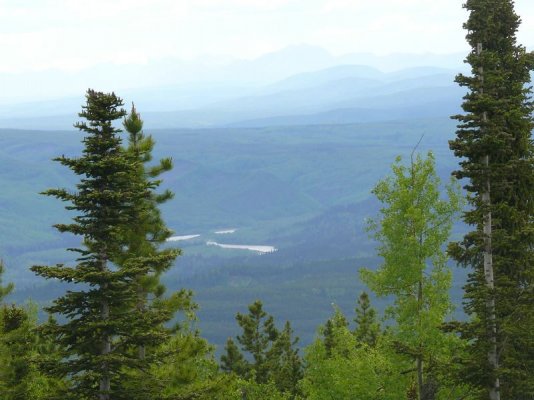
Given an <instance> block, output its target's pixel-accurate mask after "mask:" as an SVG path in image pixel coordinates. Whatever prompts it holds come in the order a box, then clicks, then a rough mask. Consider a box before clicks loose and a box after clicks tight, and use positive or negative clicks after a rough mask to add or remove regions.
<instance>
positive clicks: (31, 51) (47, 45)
mask: <svg viewBox="0 0 534 400" xmlns="http://www.w3.org/2000/svg"><path fill="white" fill-rule="evenodd" d="M462 3H463V0H0V49H1V52H2V53H1V54H2V56H1V58H0V60H1V61H0V73H1V72H7V73H21V72H26V71H39V70H47V69H58V70H61V71H66V72H69V71H70V72H72V71H79V70H82V69H85V68H90V67H92V66H95V65H98V64H102V63H114V64H119V65H122V64H147V63H150V62H152V61H156V60H161V59H169V58H177V59H182V60H192V59H198V58H202V57H210V60H214V61H221V62H224V61H226V60H229V59H233V58H237V59H252V58H255V57H258V56H260V55H262V54H265V53H269V52H272V51H276V50H279V49H282V48H285V47H287V46H291V45H300V44H309V45H316V46H320V47H323V48H324V49H326V50H328V51H329V52H331V53H332V54H334V55H341V54H346V53H359V52H371V53H375V54H378V55H383V54H390V53H425V52H431V53H440V54H444V53H452V52H459V51H465V50H467V46H466V44H465V40H464V35H465V33H464V32H463V31H462V29H461V25H462V22H463V21H464V20H465V19H466V17H467V14H466V12H465V10H463V9H462ZM516 10H517V12H518V13H519V14H520V15H521V16H522V19H523V25H522V27H521V30H520V32H519V35H518V36H519V41H520V43H523V44H526V45H529V44H531V45H534V1H532V0H516Z"/></svg>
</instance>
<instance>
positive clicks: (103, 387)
mask: <svg viewBox="0 0 534 400" xmlns="http://www.w3.org/2000/svg"><path fill="white" fill-rule="evenodd" d="M101 269H102V271H105V270H107V265H106V258H105V257H102V261H101ZM107 287H108V284H107V283H104V284H102V286H101V288H102V294H103V295H104V298H103V299H102V301H101V303H100V305H101V313H100V316H101V318H102V321H106V320H108V319H109V302H108V300H107V299H106V297H105V296H107V293H106V291H107V290H106V289H107ZM109 353H111V338H110V336H109V333H107V332H104V333H103V337H102V348H101V350H100V354H101V355H102V356H106V355H108V354H109ZM101 373H102V375H101V377H100V394H99V395H98V398H99V400H110V397H109V391H110V389H111V380H110V377H109V366H108V363H107V362H106V361H104V362H102V365H101Z"/></svg>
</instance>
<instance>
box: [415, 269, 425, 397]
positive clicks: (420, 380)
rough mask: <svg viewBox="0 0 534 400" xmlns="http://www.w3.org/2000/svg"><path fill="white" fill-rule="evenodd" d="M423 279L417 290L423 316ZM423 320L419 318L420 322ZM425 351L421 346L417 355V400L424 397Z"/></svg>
mask: <svg viewBox="0 0 534 400" xmlns="http://www.w3.org/2000/svg"><path fill="white" fill-rule="evenodd" d="M422 279H423V278H422V277H421V278H420V280H419V284H418V288H417V302H418V304H419V314H421V310H422V308H423V307H422V306H423V281H422ZM420 319H421V318H419V320H420ZM422 352H423V349H422V348H421V345H419V354H418V355H417V358H416V362H417V398H418V399H419V400H421V399H422V396H423V387H424V384H425V382H424V380H423V354H422Z"/></svg>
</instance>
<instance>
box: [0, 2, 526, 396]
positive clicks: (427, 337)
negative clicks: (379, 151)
mask: <svg viewBox="0 0 534 400" xmlns="http://www.w3.org/2000/svg"><path fill="white" fill-rule="evenodd" d="M464 7H465V8H466V9H467V10H468V11H469V12H470V16H469V19H468V21H467V22H466V24H465V28H466V29H467V31H468V34H467V41H468V43H469V45H470V46H471V52H470V53H469V55H468V57H467V62H468V63H469V64H470V65H471V67H472V74H471V75H469V76H467V75H462V74H460V75H458V77H457V82H458V83H459V84H460V85H461V86H463V87H466V88H467V90H468V92H467V94H466V96H465V97H464V103H463V109H464V113H463V114H461V115H457V116H454V117H453V118H455V119H456V120H458V130H457V136H456V138H455V139H454V140H452V141H451V142H450V148H451V149H452V150H453V151H454V153H455V155H456V156H457V157H459V158H460V166H459V169H458V170H457V171H455V172H454V173H453V176H454V177H453V178H452V179H451V181H450V182H449V183H448V184H446V185H444V186H443V185H442V184H441V182H440V179H439V178H438V177H437V174H436V170H435V160H434V156H433V155H432V153H431V152H430V153H428V154H427V155H421V154H416V152H415V149H414V152H413V153H412V156H411V159H410V160H409V161H408V162H406V161H405V160H402V159H401V158H400V157H399V158H398V159H397V160H396V161H395V162H394V164H393V166H392V172H391V174H390V176H388V177H386V178H384V179H383V180H381V181H379V182H378V183H377V185H376V186H375V188H374V190H373V194H374V195H375V196H376V198H377V199H378V201H379V202H380V203H381V205H382V207H381V209H380V212H379V214H378V216H376V218H374V219H370V220H369V221H368V229H369V232H370V234H371V236H372V237H373V238H374V239H375V240H376V242H377V243H378V246H377V255H378V256H379V257H381V259H382V260H383V261H382V264H381V265H380V266H379V268H378V269H376V270H369V269H365V268H361V269H360V278H361V279H362V281H363V282H364V283H365V284H366V285H367V286H368V288H369V291H370V292H371V293H372V294H373V295H374V296H377V297H385V298H387V299H388V301H390V306H389V307H388V308H387V309H386V311H385V312H384V315H382V316H380V315H378V313H377V312H376V310H375V309H374V308H373V307H372V305H371V300H370V299H371V297H370V296H369V294H368V293H366V292H363V293H361V294H360V295H359V297H358V299H357V303H356V306H355V312H354V316H353V317H352V318H348V317H347V316H346V315H344V314H343V313H342V312H341V311H340V310H339V309H338V308H337V307H335V306H334V309H333V314H332V316H331V317H330V318H329V319H328V320H327V321H325V322H324V324H323V325H322V326H320V327H319V328H318V331H317V336H316V339H315V341H314V342H313V343H312V344H311V345H310V346H308V347H307V348H306V349H304V353H303V354H301V352H300V349H299V348H298V340H299V339H298V338H297V337H295V335H294V332H293V329H292V327H291V323H290V322H289V321H287V322H285V324H283V325H281V324H277V323H276V321H275V319H274V317H273V316H271V315H269V314H268V313H267V312H266V310H265V309H264V305H263V304H262V302H261V301H260V300H257V301H255V302H254V303H252V304H251V305H249V307H248V313H246V314H242V313H237V315H236V322H237V324H238V326H239V328H240V332H241V333H240V334H239V335H238V336H236V337H235V338H228V340H227V342H226V345H225V349H224V354H223V355H222V357H221V359H220V361H218V360H216V359H215V356H214V349H213V347H212V346H211V345H210V344H209V343H208V342H207V341H206V340H205V339H203V338H202V337H201V336H200V333H199V332H198V331H197V330H196V329H195V318H196V317H195V310H196V307H197V306H196V304H195V302H194V300H193V293H192V292H191V291H188V290H185V289H184V290H181V291H178V292H175V293H170V294H167V293H166V290H165V287H164V286H163V285H162V283H161V281H160V278H161V276H162V275H163V274H164V273H165V272H167V271H168V270H169V269H170V268H171V267H172V265H173V264H174V262H175V260H176V259H177V257H179V256H180V254H181V252H180V250H178V249H170V248H166V247H164V246H162V244H163V243H164V242H165V241H166V239H168V238H169V237H170V235H171V231H170V230H169V228H168V227H167V226H166V224H165V222H164V221H163V218H162V215H161V213H160V211H159V206H160V205H161V204H162V203H164V202H166V201H169V200H171V199H172V197H173V194H172V193H171V192H169V191H163V192H159V191H158V188H159V186H160V184H161V175H162V174H163V173H164V172H166V171H169V170H171V169H172V160H171V159H170V158H165V159H161V160H158V161H157V162H154V160H153V159H152V151H153V148H154V145H155V142H154V139H153V138H152V137H151V136H147V135H145V134H144V133H143V121H142V119H141V116H140V114H139V113H138V111H137V110H136V108H135V106H133V105H132V108H131V111H130V112H129V113H127V112H126V110H125V109H124V108H123V105H124V104H123V102H122V100H121V99H120V98H119V97H118V96H116V95H115V94H114V93H102V92H97V91H94V90H88V91H87V94H86V104H85V105H84V106H83V109H82V111H81V113H80V114H79V116H80V117H81V118H83V120H82V121H81V122H78V123H77V124H76V125H75V126H76V127H77V128H78V129H79V130H80V131H81V132H82V133H83V135H84V137H83V139H82V141H83V145H84V147H83V151H82V154H81V155H80V156H77V157H67V156H60V157H58V158H56V161H57V162H59V163H61V164H62V165H64V166H66V167H67V168H69V169H70V170H71V171H72V172H73V173H74V174H76V175H78V176H79V181H78V183H77V185H76V188H75V190H72V189H66V188H59V189H49V190H47V191H45V192H44V194H45V195H47V196H52V197H55V198H57V199H59V200H61V201H63V202H65V203H66V208H67V209H68V210H71V211H72V212H73V215H74V216H73V218H72V220H71V221H70V223H58V224H57V225H55V227H56V228H57V230H59V231H60V232H65V233H69V234H73V235H76V236H78V237H79V238H80V245H79V246H78V247H77V248H72V249H69V250H70V251H72V252H74V253H76V254H77V260H76V263H75V264H74V265H64V264H58V265H53V266H47V265H45V266H42V265H36V266H33V267H32V270H33V271H34V272H35V273H36V274H37V275H39V276H42V277H43V278H45V279H54V280H57V281H62V282H67V283H70V284H73V285H72V286H70V287H71V288H72V289H71V290H69V291H67V292H66V293H64V294H63V295H61V296H60V297H58V298H57V299H55V300H54V301H53V303H52V304H50V305H48V306H46V307H45V308H44V310H45V311H46V312H47V313H48V315H49V318H48V320H47V321H46V322H43V323H38V321H37V311H38V307H37V305H35V304H28V305H25V306H20V305H16V304H8V303H6V302H5V301H4V299H5V297H6V296H7V295H8V294H9V293H10V292H11V291H12V290H13V285H12V284H7V285H5V286H3V285H2V281H1V276H2V273H3V272H4V265H3V264H0V303H1V304H2V306H1V308H0V398H1V399H3V400H4V399H5V400H15V399H16V400H22V399H30V400H41V399H43V400H44V399H73V400H84V399H87V400H89V399H91V400H93V399H98V400H122V399H124V400H135V399H139V400H147V399H149V400H152V399H153V400H172V399H176V400H178V399H229V400H230V399H236V400H237V399H239V400H243V399H249V400H261V399H275V400H276V399H310V400H328V399H332V400H337V399H372V400H398V399H407V400H438V399H439V400H446V399H456V400H461V399H462V400H482V399H489V400H500V399H503V400H504V399H514V400H529V399H530V400H532V399H534V145H533V141H532V130H533V128H534V119H533V117H532V111H533V107H534V106H533V102H532V100H531V97H532V92H531V88H530V86H529V82H530V72H531V71H532V70H533V69H534V56H533V55H532V54H531V53H527V52H526V50H525V48H524V47H522V46H520V45H518V44H517V42H516V32H517V29H518V27H519V24H520V18H519V17H518V16H517V14H516V13H515V11H514V3H513V1H512V0H467V2H466V4H465V6H464ZM118 121H122V126H123V128H124V131H126V132H127V133H128V137H127V139H126V140H125V139H123V138H122V137H121V133H122V132H123V130H122V129H119V127H118V124H117V122H118ZM457 180H461V182H462V184H463V185H464V189H465V191H466V192H467V199H465V198H464V196H463V195H462V192H461V189H460V187H459V183H458V182H457ZM462 212H463V219H464V221H465V222H466V223H467V224H468V225H469V226H470V227H471V231H470V232H469V233H467V234H466V235H465V236H464V237H463V238H461V239H460V240H458V241H456V242H453V243H449V240H450V239H449V236H450V232H451V228H452V225H453V222H454V220H455V218H456V217H457V216H458V215H459V214H460V213H462ZM447 244H448V247H447ZM449 258H452V259H453V260H455V261H456V262H458V263H459V264H461V265H464V266H466V267H468V268H470V271H471V272H470V275H469V279H468V281H467V282H466V284H465V288H464V289H465V297H464V300H465V302H464V309H465V311H466V314H467V315H468V319H467V320H466V321H455V320H454V319H453V318H452V317H451V315H452V311H453V305H452V303H451V301H450V299H449V291H450V289H451V282H452V275H451V270H450V268H449V267H448V261H449ZM290 306H291V305H290V304H288V307H290ZM351 319H352V321H351Z"/></svg>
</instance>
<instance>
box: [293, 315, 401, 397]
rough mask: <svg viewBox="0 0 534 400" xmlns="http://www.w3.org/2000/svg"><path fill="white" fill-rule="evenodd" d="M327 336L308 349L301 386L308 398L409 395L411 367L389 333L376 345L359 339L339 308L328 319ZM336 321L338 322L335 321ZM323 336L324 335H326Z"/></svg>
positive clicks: (381, 337) (380, 338)
mask: <svg viewBox="0 0 534 400" xmlns="http://www.w3.org/2000/svg"><path fill="white" fill-rule="evenodd" d="M329 321H334V322H332V323H331V325H330V327H331V328H330V330H329V333H328V335H329V336H328V337H330V338H331V340H330V341H329V346H330V347H329V348H327V341H326V340H325V339H326V337H323V338H319V339H317V340H316V341H315V342H314V343H313V344H312V345H310V346H309V347H308V348H306V355H305V362H306V369H305V372H304V378H303V380H302V382H301V385H300V386H301V388H302V391H303V393H304V398H306V399H309V400H337V399H358V400H359V399H361V400H364V399H365V400H367V399H373V400H397V399H402V398H406V396H405V393H406V389H407V387H408V386H409V383H410V378H409V377H408V376H407V375H406V374H403V373H402V372H403V370H406V369H408V368H409V364H408V362H407V361H406V360H403V359H402V358H401V357H400V356H399V355H398V354H396V353H395V352H394V351H393V350H392V345H391V343H390V342H389V339H388V337H387V336H380V337H379V339H378V341H377V342H376V343H375V345H374V346H373V347H370V346H368V345H367V344H366V343H362V342H361V341H359V340H358V339H357V337H356V335H354V333H353V332H351V330H350V329H349V328H348V326H347V324H346V323H344V322H343V321H346V318H345V317H344V316H343V314H342V313H341V311H339V310H336V311H335V313H334V316H333V317H332V318H330V319H329ZM335 321H337V323H336V322H335ZM323 335H324V334H323Z"/></svg>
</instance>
